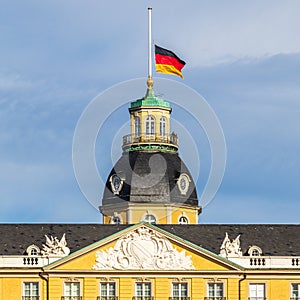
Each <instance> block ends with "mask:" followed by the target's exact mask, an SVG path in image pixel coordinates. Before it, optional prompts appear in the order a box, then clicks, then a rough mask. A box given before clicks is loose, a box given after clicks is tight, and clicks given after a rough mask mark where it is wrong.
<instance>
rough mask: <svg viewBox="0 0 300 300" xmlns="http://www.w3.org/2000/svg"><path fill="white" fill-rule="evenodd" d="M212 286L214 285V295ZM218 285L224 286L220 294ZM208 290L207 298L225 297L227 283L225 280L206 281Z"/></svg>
mask: <svg viewBox="0 0 300 300" xmlns="http://www.w3.org/2000/svg"><path fill="white" fill-rule="evenodd" d="M210 286H213V290H212V292H213V295H210V291H211V290H210V288H209V287H210ZM217 286H221V287H222V289H221V295H218V292H219V290H218V289H217ZM206 290H207V292H206V295H207V298H208V299H219V298H221V299H222V298H224V297H225V296H224V295H225V284H224V282H223V281H216V282H215V281H214V282H213V281H209V282H207V283H206Z"/></svg>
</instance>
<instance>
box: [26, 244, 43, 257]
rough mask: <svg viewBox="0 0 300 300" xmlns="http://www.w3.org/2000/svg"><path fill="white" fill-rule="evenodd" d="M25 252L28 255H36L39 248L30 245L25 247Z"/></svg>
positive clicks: (38, 252)
mask: <svg viewBox="0 0 300 300" xmlns="http://www.w3.org/2000/svg"><path fill="white" fill-rule="evenodd" d="M26 253H27V254H28V256H37V255H39V254H40V248H39V247H38V246H36V245H30V246H29V247H27V249H26Z"/></svg>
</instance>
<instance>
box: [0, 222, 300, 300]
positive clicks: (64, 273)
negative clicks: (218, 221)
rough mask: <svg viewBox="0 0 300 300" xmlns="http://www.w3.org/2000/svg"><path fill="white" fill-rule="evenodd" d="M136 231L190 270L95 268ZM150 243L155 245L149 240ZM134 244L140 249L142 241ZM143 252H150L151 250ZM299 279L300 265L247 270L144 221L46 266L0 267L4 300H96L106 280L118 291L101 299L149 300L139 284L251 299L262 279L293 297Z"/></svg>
mask: <svg viewBox="0 0 300 300" xmlns="http://www.w3.org/2000/svg"><path fill="white" fill-rule="evenodd" d="M138 234H140V237H143V236H146V235H147V234H148V238H145V239H143V238H142V239H143V241H144V243H145V244H147V240H149V239H151V237H153V239H154V241H158V242H157V244H158V245H159V244H161V243H164V242H165V243H167V245H168V246H167V248H166V249H168V250H166V251H170V253H173V252H174V251H175V252H176V253H181V254H180V257H181V258H183V262H182V263H183V264H186V261H188V262H189V264H190V265H189V267H188V264H187V267H186V269H184V268H182V269H178V270H176V268H175V269H172V268H167V269H165V270H163V269H158V268H155V267H153V268H152V269H151V267H143V266H142V265H141V266H140V268H137V267H136V266H134V265H133V266H132V268H130V267H129V268H127V269H126V268H123V269H120V268H119V269H115V268H108V267H103V269H101V267H100V268H95V264H96V263H97V255H98V254H99V253H102V254H103V253H105V255H107V257H113V254H112V253H116V252H117V251H121V252H120V253H126V251H127V250H128V249H129V248H130V247H132V246H133V245H135V246H136V244H138V242H139V239H137V240H136V241H135V242H134V243H131V242H130V238H131V239H132V237H134V236H136V235H138ZM140 245H142V244H140ZM149 245H150V246H151V243H149ZM125 246H126V247H128V249H127V250H124V249H123V250H122V249H121V248H122V247H125ZM150 246H149V247H150ZM135 249H136V250H137V251H139V250H141V248H139V246H137V247H136V248H135ZM145 249H147V248H146V247H144V248H143V249H142V250H143V251H144V250H145ZM131 250H132V249H131ZM131 250H130V249H129V250H128V251H131ZM122 251H125V252H122ZM145 251H146V252H147V250H145ZM155 251H156V250H155ZM172 251H173V252H172ZM109 253H110V254H109ZM136 253H140V255H141V257H144V259H149V261H150V256H151V255H150V253H151V251H149V252H148V253H146V254H145V253H144V254H143V252H136ZM178 257H179V256H178ZM119 258H120V257H119ZM184 259H186V261H184ZM102 263H103V264H104V265H105V264H106V263H108V262H106V261H104V260H102ZM101 266H102V265H101ZM153 266H154V265H153ZM179 266H180V265H179ZM28 282H37V283H38V286H39V297H38V298H34V297H28V298H25V297H24V288H23V285H24V283H28ZM295 283H298V284H300V274H299V271H298V270H282V271H280V270H275V271H271V270H269V269H266V270H249V269H248V270H247V269H245V268H243V267H241V266H239V265H237V264H234V263H232V262H231V261H229V260H227V259H224V258H222V257H220V256H218V255H216V254H214V253H211V252H209V251H207V250H205V249H202V248H201V247H199V246H196V245H193V244H191V243H190V242H187V241H185V240H182V239H179V238H177V237H176V236H173V235H171V234H170V233H167V232H164V231H163V230H161V229H158V228H156V227H153V226H151V225H148V224H144V223H141V224H138V225H135V226H132V227H129V228H128V229H126V230H123V231H122V232H120V233H118V234H115V235H113V236H110V237H107V238H105V239H103V240H101V241H99V242H96V243H94V244H92V245H89V246H88V247H86V248H83V249H81V250H79V251H76V252H74V253H72V254H70V255H68V256H67V257H64V258H61V259H59V260H57V261H56V262H54V263H52V264H50V265H48V266H44V267H43V268H37V269H31V270H28V269H24V268H14V269H12V268H10V269H6V270H4V269H1V270H0V299H3V300H17V299H23V300H37V299H39V300H46V299H47V300H62V299H64V300H66V299H67V300H70V299H72V300H77V299H82V300H96V299H97V297H100V296H101V293H100V289H101V287H100V285H101V284H102V286H108V285H112V286H113V287H114V296H110V297H104V296H103V297H102V298H98V299H103V300H112V299H122V300H133V299H145V300H147V299H150V298H149V297H147V296H145V297H138V296H137V287H150V290H151V291H150V292H149V293H150V295H151V297H152V298H151V299H155V300H166V299H170V298H174V299H177V300H184V299H193V300H204V299H209V300H219V299H227V300H237V299H240V300H248V299H249V293H250V288H251V285H252V287H253V285H257V284H258V285H263V286H264V288H265V299H275V300H286V299H290V294H291V285H292V284H295ZM66 285H67V286H74V287H77V286H78V287H79V290H80V292H79V293H80V296H78V297H77V296H72V297H67V296H66V295H65V292H66ZM217 285H218V286H219V287H222V291H223V296H222V298H218V297H209V286H211V287H214V286H217ZM178 287H180V288H183V292H184V293H185V288H186V294H185V295H186V296H184V297H183V296H182V297H174V294H173V293H174V289H178ZM22 297H23V298H22ZM251 299H252V298H251ZM253 299H260V298H253Z"/></svg>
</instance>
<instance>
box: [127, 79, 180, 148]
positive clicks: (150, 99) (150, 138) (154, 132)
mask: <svg viewBox="0 0 300 300" xmlns="http://www.w3.org/2000/svg"><path fill="white" fill-rule="evenodd" d="M152 85H153V81H151V85H150V84H149V79H148V89H147V92H146V95H145V97H143V98H141V99H138V100H136V101H133V102H131V105H130V108H129V113H130V134H129V135H126V136H124V137H123V147H122V148H123V151H124V152H129V151H137V150H143V151H165V152H177V151H178V138H177V135H176V133H174V132H173V133H170V115H171V111H172V109H171V106H170V103H169V102H167V101H165V100H163V99H161V98H159V97H157V96H156V95H155V94H154V90H153V87H152Z"/></svg>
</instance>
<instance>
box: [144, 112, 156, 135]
mask: <svg viewBox="0 0 300 300" xmlns="http://www.w3.org/2000/svg"><path fill="white" fill-rule="evenodd" d="M146 134H147V135H152V134H155V119H154V117H153V116H148V117H147V118H146Z"/></svg>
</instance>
